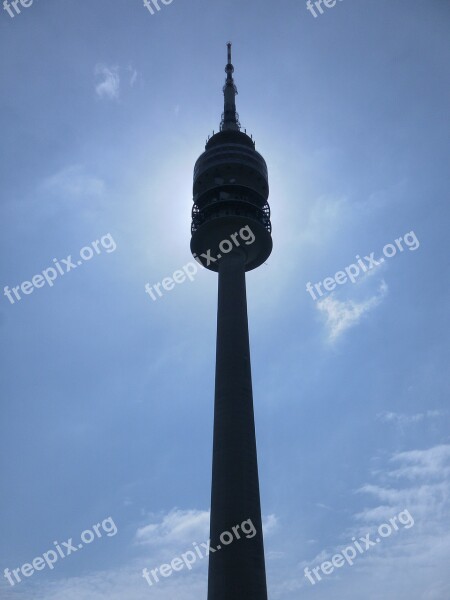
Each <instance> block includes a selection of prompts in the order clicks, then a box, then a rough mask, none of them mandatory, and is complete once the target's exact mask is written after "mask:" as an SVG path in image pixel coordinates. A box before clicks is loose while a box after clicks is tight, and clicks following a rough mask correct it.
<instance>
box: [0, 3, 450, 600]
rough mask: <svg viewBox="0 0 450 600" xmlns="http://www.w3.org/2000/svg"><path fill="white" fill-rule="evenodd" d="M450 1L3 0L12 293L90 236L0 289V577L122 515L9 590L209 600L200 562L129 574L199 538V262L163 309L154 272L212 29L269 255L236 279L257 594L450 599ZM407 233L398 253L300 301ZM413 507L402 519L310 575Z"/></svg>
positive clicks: (202, 306) (209, 377)
mask: <svg viewBox="0 0 450 600" xmlns="http://www.w3.org/2000/svg"><path fill="white" fill-rule="evenodd" d="M449 17H450V5H449V3H448V2H446V1H444V0H428V2H426V3H425V2H421V1H419V0H408V2H406V1H401V0H397V2H389V1H388V0H377V1H374V0H342V1H341V2H338V3H337V4H336V6H334V7H333V8H328V9H324V14H322V15H318V16H317V17H316V18H314V17H313V16H312V14H310V13H309V12H308V11H307V9H306V2H304V1H303V0H286V2H283V3H276V2H267V1H266V0H258V1H256V0H248V1H247V2H245V3H243V2H238V1H237V0H227V1H224V2H220V3H219V2H214V3H213V2H206V1H205V0H203V1H202V0H192V1H191V2H182V0H174V1H173V2H172V3H171V4H170V5H168V6H163V7H162V9H161V11H160V12H158V13H156V14H155V15H153V16H152V15H151V14H150V12H149V11H148V10H147V9H146V8H145V7H144V6H143V4H142V1H141V0H126V1H125V0H114V2H110V1H107V0H95V2H87V1H84V2H80V1H78V2H76V1H75V0H63V1H61V0H58V1H57V0H47V1H46V2H44V0H34V3H32V5H31V6H29V7H28V8H22V9H21V13H20V14H17V15H16V16H15V17H14V18H11V17H10V16H9V15H8V13H7V12H6V11H4V10H1V9H0V50H1V56H2V60H1V69H0V77H1V87H2V91H3V93H2V100H1V111H0V120H1V145H2V161H1V163H0V176H1V181H2V186H1V190H0V197H1V203H0V222H1V226H2V236H1V242H0V243H1V251H0V260H1V271H0V272H1V282H0V283H1V289H2V293H3V289H4V287H5V286H8V287H9V289H12V288H13V287H17V286H20V285H21V284H22V283H23V282H25V281H30V280H31V279H32V278H33V277H34V276H35V275H37V274H42V272H43V271H44V270H45V269H48V268H53V269H55V268H56V266H55V265H56V263H55V262H54V260H53V259H57V261H58V263H59V264H60V265H62V264H63V263H62V262H61V261H62V259H65V260H67V258H66V257H68V256H69V255H71V256H72V260H74V261H75V264H76V263H77V262H78V260H80V254H79V253H80V250H82V249H83V248H86V247H88V246H90V247H91V248H92V247H93V246H92V242H95V241H96V240H98V241H99V243H98V244H97V249H98V252H96V253H93V256H92V258H91V259H90V260H80V262H81V264H80V265H77V264H76V268H72V269H71V271H70V272H67V273H65V274H64V275H57V276H56V279H55V281H54V282H53V285H52V286H50V285H49V284H47V283H46V282H45V281H44V284H42V286H41V287H39V289H38V288H36V289H34V290H33V292H30V293H28V294H24V293H22V292H20V293H21V299H20V300H17V299H16V300H15V301H14V303H12V302H11V301H10V300H8V298H7V296H5V295H2V296H1V301H0V328H1V336H2V345H1V355H2V362H1V364H2V369H1V397H2V421H1V429H0V440H1V441H0V448H1V452H0V455H1V464H0V466H1V473H2V494H1V496H0V515H1V516H0V519H1V522H0V524H1V527H0V530H1V532H2V535H1V536H0V537H1V540H0V571H1V573H2V574H3V571H4V569H5V568H9V569H11V570H12V569H16V568H18V567H20V566H21V565H23V564H24V563H30V562H31V561H32V560H33V559H34V558H35V557H38V556H42V555H43V554H44V553H45V552H46V551H48V550H50V549H51V548H53V542H54V541H59V542H62V541H65V540H68V539H69V538H71V537H72V538H73V539H74V540H79V539H80V534H81V532H83V531H84V530H86V529H89V528H92V526H93V525H94V524H96V523H100V522H102V521H103V520H104V519H106V518H108V517H112V519H113V520H114V523H115V525H116V526H117V534H116V535H114V536H106V535H105V534H104V535H103V537H102V538H101V539H98V540H97V541H95V543H92V544H90V545H89V546H86V547H84V548H83V549H82V550H80V551H77V552H76V553H73V554H72V555H71V556H67V557H66V558H65V559H64V560H63V559H61V560H59V561H58V562H57V564H56V565H55V568H54V569H53V570H50V569H48V568H46V569H44V570H42V571H40V572H36V573H34V575H32V576H31V577H29V578H26V577H22V579H23V581H22V582H21V583H20V584H19V583H17V584H16V585H15V586H14V587H12V586H11V585H10V584H9V583H8V581H7V579H6V578H5V577H2V578H1V581H0V596H1V597H2V598H5V599H6V600H11V599H16V598H17V599H19V600H59V599H60V598H64V599H65V600H66V599H67V600H106V598H108V599H113V600H119V599H123V598H125V597H126V598H127V599H128V600H145V599H147V598H149V599H150V600H151V599H152V598H153V599H156V600H166V599H171V600H172V599H174V598H176V599H177V600H178V599H179V600H193V599H196V600H197V599H198V598H206V574H207V561H206V560H203V561H199V562H198V564H196V565H195V567H194V568H193V569H192V571H187V570H186V571H183V572H179V573H175V574H173V575H172V576H171V577H170V578H167V579H164V580H163V581H161V582H160V583H159V584H158V585H157V586H154V587H152V588H150V587H149V586H148V584H147V583H146V582H145V580H144V579H143V578H142V576H141V571H142V568H143V567H147V568H149V569H151V568H155V567H157V566H159V565H160V564H161V563H164V562H167V561H170V560H171V559H172V558H174V557H175V556H178V555H180V554H181V553H183V552H185V551H186V550H187V549H189V548H190V547H191V546H192V543H193V542H203V541H205V540H206V539H207V537H208V509H209V497H210V470H211V447H212V417H213V414H212V409H213V385H214V350H215V327H216V323H215V317H216V294H217V281H216V275H215V274H212V273H210V272H206V271H201V272H199V273H198V274H197V275H196V277H195V279H194V281H192V282H189V281H188V282H185V283H183V284H180V285H177V286H176V287H175V289H173V290H172V291H170V292H166V293H165V295H164V296H163V297H162V298H161V299H159V300H158V301H157V302H153V301H152V300H151V298H150V297H149V296H148V295H147V294H145V292H144V286H145V284H146V283H150V285H152V284H154V283H157V282H160V281H161V280H162V279H163V278H165V277H167V276H171V275H172V274H173V272H174V271H175V270H177V269H180V268H181V267H182V266H183V265H185V264H186V263H188V262H189V261H190V260H191V257H190V253H189V239H190V211H191V206H192V170H193V166H194V162H195V160H196V158H197V157H198V156H199V155H200V153H201V152H202V151H203V148H204V142H205V139H206V137H207V135H208V134H210V133H212V131H213V130H214V129H215V130H216V131H217V129H218V125H219V120H220V113H221V112H222V105H221V103H222V93H221V88H222V85H223V82H224V77H225V73H224V70H223V69H224V66H225V62H226V46H225V44H226V42H227V41H228V40H232V41H233V52H234V56H233V62H234V64H235V68H236V71H235V79H236V83H237V86H238V89H239V95H238V98H237V102H238V110H239V113H240V119H241V123H242V125H243V126H244V127H246V128H247V131H248V132H252V133H253V136H254V137H255V139H256V147H257V149H258V150H259V151H260V152H261V153H262V155H263V156H264V157H265V159H266V161H267V163H268V167H269V178H270V186H271V192H270V198H269V201H270V204H271V208H272V224H273V241H274V250H273V253H272V255H271V257H270V258H269V260H268V261H267V265H262V266H261V267H260V268H259V269H258V270H256V271H253V272H251V273H249V274H248V277H247V287H248V303H249V318H250V334H251V346H252V368H253V379H254V396H255V411H256V421H257V437H258V449H259V463H260V479H261V494H262V506H263V513H264V521H265V527H266V555H267V572H268V585H269V595H270V598H271V599H272V600H299V599H301V598H302V599H306V600H308V599H312V600H329V598H333V599H336V600H341V599H342V600H343V599H344V598H345V599H346V600H348V599H353V598H354V599H356V598H360V596H361V590H364V597H365V598H367V600H378V599H379V598H384V599H387V600H446V599H448V598H449V597H450V575H449V573H448V568H447V565H448V556H449V553H450V534H449V531H448V522H449V517H450V480H449V476H450V435H449V416H450V409H449V406H448V387H449V386H448V381H449V378H448V357H449V349H448V304H449V288H448V246H449V244H448V239H449V233H448V216H449V215H448V213H449V210H448V189H447V186H446V185H445V183H446V179H447V178H446V170H448V166H447V165H448V137H449V136H448V133H449V132H448V112H447V111H448V102H449V94H448V90H449V89H450V87H449V85H448V84H449V81H448V80H449V76H448V68H446V67H447V65H448V59H449V47H448V41H447V38H448V22H449ZM446 109H447V110H446ZM446 166H447V169H446ZM409 232H414V234H415V236H416V239H417V240H418V242H419V243H418V245H417V247H416V248H415V249H410V248H409V247H405V248H404V250H403V251H402V252H400V251H397V253H396V255H395V256H393V257H392V258H389V259H388V258H386V260H385V261H384V263H383V264H382V265H380V266H379V267H376V268H374V269H371V270H370V271H368V272H367V273H365V274H364V273H363V274H361V276H360V277H358V279H357V281H356V282H355V283H350V282H347V283H345V284H342V285H338V286H337V288H336V290H334V291H333V292H327V293H326V294H324V295H323V297H320V298H318V299H317V300H316V301H314V300H313V298H312V297H311V295H310V294H309V293H308V292H307V291H306V284H307V283H308V282H312V283H317V282H322V281H323V280H324V279H325V278H326V277H328V276H334V274H335V273H336V272H338V271H341V270H344V269H345V268H346V267H347V266H349V265H351V264H352V263H355V262H356V260H357V259H356V258H355V257H356V255H358V256H361V257H363V256H366V255H367V256H368V255H370V253H372V252H373V253H374V256H375V257H380V256H381V254H382V249H383V248H384V247H385V245H386V244H390V243H394V240H396V239H398V238H399V237H403V236H405V234H408V233H409ZM108 234H109V237H106V236H108ZM102 240H103V242H102ZM108 240H109V241H108ZM111 240H113V242H114V244H112V243H111ZM92 252H93V251H92ZM84 253H85V256H90V254H89V250H84ZM55 272H56V271H55ZM49 273H50V274H51V271H49ZM36 281H37V282H40V280H39V279H38V280H36ZM41 283H42V282H41ZM38 285H40V283H38ZM25 289H27V288H25ZM28 291H29V288H28ZM13 300H14V297H13ZM404 510H408V511H409V513H410V514H411V515H412V517H413V518H414V526H412V527H410V528H401V529H400V530H399V531H397V532H393V533H392V535H391V536H389V537H388V538H386V539H384V540H383V541H382V542H380V543H379V544H378V545H377V547H376V548H371V549H370V550H368V551H367V552H366V553H364V554H362V555H361V556H359V557H358V559H357V560H356V561H355V564H354V565H353V566H351V567H350V566H349V565H346V566H345V567H342V568H339V569H336V570H335V572H333V573H332V574H331V575H328V576H323V580H322V581H320V582H318V583H316V584H315V585H312V584H311V583H310V582H309V581H308V580H307V579H306V578H305V576H304V569H305V567H309V568H313V567H314V566H316V565H318V564H320V563H321V562H322V561H324V560H326V559H327V557H331V556H332V555H333V554H335V553H336V552H338V551H339V549H340V548H342V547H345V546H347V545H348V544H351V543H352V537H354V536H359V535H361V536H363V535H365V534H366V533H368V532H372V531H373V530H374V528H375V529H376V528H377V527H378V526H379V525H381V524H383V523H386V522H389V519H390V518H392V517H394V516H395V515H398V514H399V513H400V512H401V511H404Z"/></svg>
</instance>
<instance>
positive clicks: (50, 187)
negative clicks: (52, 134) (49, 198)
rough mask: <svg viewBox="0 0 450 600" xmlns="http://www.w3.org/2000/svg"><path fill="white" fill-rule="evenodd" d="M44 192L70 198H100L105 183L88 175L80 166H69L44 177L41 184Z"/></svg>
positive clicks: (94, 176)
mask: <svg viewBox="0 0 450 600" xmlns="http://www.w3.org/2000/svg"><path fill="white" fill-rule="evenodd" d="M42 188H43V189H44V190H45V191H46V192H53V193H56V194H62V195H64V196H70V197H85V196H101V195H102V194H103V193H104V191H105V182H104V181H103V180H102V179H101V178H100V177H97V176H96V175H92V174H90V173H89V172H88V171H87V170H86V168H85V167H84V166H82V165H70V166H68V167H64V168H63V169H61V170H60V171H58V172H57V173H54V174H53V175H50V176H49V177H46V178H45V179H44V180H43V182H42Z"/></svg>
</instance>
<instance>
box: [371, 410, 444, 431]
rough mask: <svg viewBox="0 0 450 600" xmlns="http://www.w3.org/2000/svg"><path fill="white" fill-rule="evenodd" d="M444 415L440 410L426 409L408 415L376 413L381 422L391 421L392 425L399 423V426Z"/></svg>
mask: <svg viewBox="0 0 450 600" xmlns="http://www.w3.org/2000/svg"><path fill="white" fill-rule="evenodd" d="M445 415H446V413H445V412H444V411H442V410H427V411H425V412H422V413H415V414H410V415H407V414H403V413H396V412H389V411H384V412H382V413H379V414H378V415H377V419H379V420H380V421H382V422H383V423H392V424H394V425H399V426H400V427H406V426H408V425H413V424H415V423H421V422H423V421H426V420H427V419H438V418H440V417H443V416H445Z"/></svg>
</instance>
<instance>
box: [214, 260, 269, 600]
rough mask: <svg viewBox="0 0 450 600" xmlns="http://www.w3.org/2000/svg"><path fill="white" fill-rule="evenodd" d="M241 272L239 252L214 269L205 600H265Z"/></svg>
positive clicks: (244, 303)
mask: <svg viewBox="0 0 450 600" xmlns="http://www.w3.org/2000/svg"><path fill="white" fill-rule="evenodd" d="M245 267H246V255H245V253H244V252H243V251H240V250H239V249H235V250H234V251H233V252H232V253H231V254H229V255H227V256H224V257H222V259H221V260H220V264H219V291H218V311H217V351H216V385H215V407H214V449H213V474H212V495H211V547H212V548H217V547H218V546H219V545H220V546H221V549H220V550H219V551H216V552H215V553H211V554H210V557H209V578H208V600H267V588H266V573H265V564H264V545H263V532H262V522H261V521H262V520H261V506H260V496H259V481H258V464H257V453H256V436H255V423H254V411H253V393H252V376H251V365H250V346H249V335H248V319H247V299H246V287H245ZM244 522H247V523H246V525H245V526H243V528H244V529H245V531H246V532H247V534H249V535H248V537H247V536H246V534H245V533H244V532H243V531H242V528H239V529H238V530H237V531H238V533H239V535H240V539H237V535H235V534H234V533H233V527H236V526H240V525H241V524H243V523H244ZM250 525H251V526H252V527H250ZM226 531H228V532H230V533H233V538H234V539H233V541H232V542H231V543H230V545H226V546H225V545H224V544H223V542H221V540H220V536H221V534H222V533H223V532H226ZM250 534H252V537H250Z"/></svg>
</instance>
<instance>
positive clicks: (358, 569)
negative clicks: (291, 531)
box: [279, 444, 450, 600]
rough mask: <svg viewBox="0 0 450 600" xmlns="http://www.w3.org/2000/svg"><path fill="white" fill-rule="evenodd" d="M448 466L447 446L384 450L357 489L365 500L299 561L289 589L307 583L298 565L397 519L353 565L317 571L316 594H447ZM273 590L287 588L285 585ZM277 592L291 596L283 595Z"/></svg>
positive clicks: (392, 598) (430, 599)
mask: <svg viewBox="0 0 450 600" xmlns="http://www.w3.org/2000/svg"><path fill="white" fill-rule="evenodd" d="M449 469H450V445H446V444H443V445H438V446H434V447H431V448H428V449H425V450H410V451H407V452H398V453H396V454H394V455H393V456H391V457H390V458H389V460H388V461H387V463H386V468H385V470H383V471H378V472H377V473H376V474H375V481H372V482H370V483H366V484H365V485H363V486H361V487H360V488H359V489H358V490H357V492H358V493H360V494H364V496H366V497H367V498H368V506H367V507H365V508H363V509H362V510H360V511H359V512H357V513H355V514H354V515H353V525H352V526H351V527H350V528H348V529H347V530H346V531H344V532H343V533H342V535H341V536H340V538H341V539H340V543H339V544H336V545H335V546H333V547H329V548H326V549H325V550H321V551H320V552H319V553H318V554H317V555H316V556H315V557H314V558H313V559H311V560H308V561H302V562H301V563H300V564H299V565H298V572H299V573H301V576H299V577H297V578H293V577H292V578H291V579H290V580H289V582H288V584H289V589H295V587H297V589H300V588H304V587H305V586H307V589H310V588H311V584H310V583H308V582H306V580H305V578H304V576H303V569H304V567H306V566H308V567H309V568H310V569H311V568H312V567H315V566H317V565H319V564H320V563H321V562H322V561H324V560H329V559H330V557H331V556H333V555H334V554H336V553H337V552H339V551H341V550H342V548H343V547H344V546H350V545H351V544H352V538H353V539H355V538H358V537H361V536H365V535H366V534H367V533H369V534H370V539H371V540H372V541H374V540H375V539H377V537H378V533H375V532H376V531H377V529H378V527H379V526H380V525H383V524H388V523H389V520H390V519H391V518H393V517H398V519H397V524H398V526H399V529H398V531H395V530H394V529H393V531H392V533H391V534H390V535H389V536H388V537H386V539H383V540H381V538H379V539H380V542H378V543H377V544H376V546H374V547H371V548H369V549H368V550H367V551H365V552H364V553H363V554H361V555H357V557H356V559H355V562H354V564H353V566H351V567H350V566H348V565H345V566H344V567H342V568H341V569H338V570H335V572H334V573H332V575H331V576H326V577H323V580H324V581H321V582H320V584H319V583H316V585H315V589H314V592H315V597H316V598H317V599H318V600H327V599H328V598H330V597H333V598H356V597H357V596H358V594H355V590H361V589H364V596H365V597H366V598H367V600H377V599H378V598H381V597H382V598H383V599H385V600H411V599H414V600H444V599H445V598H449V597H450V575H449V573H448V569H447V568H446V565H447V564H448V556H450V532H449V530H448V522H449V519H450V481H449V478H448V476H449ZM405 511H407V513H406V512H405ZM400 513H403V514H402V517H401V518H400V516H399V515H400ZM410 517H412V519H411V518H410ZM412 522H414V524H413V523H412ZM405 525H406V526H405ZM279 589H280V590H283V591H286V589H288V588H287V587H286V584H285V585H284V587H282V586H280V587H279ZM279 597H282V598H284V597H286V598H290V596H289V595H288V594H287V595H286V596H284V595H283V594H281V596H279Z"/></svg>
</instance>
